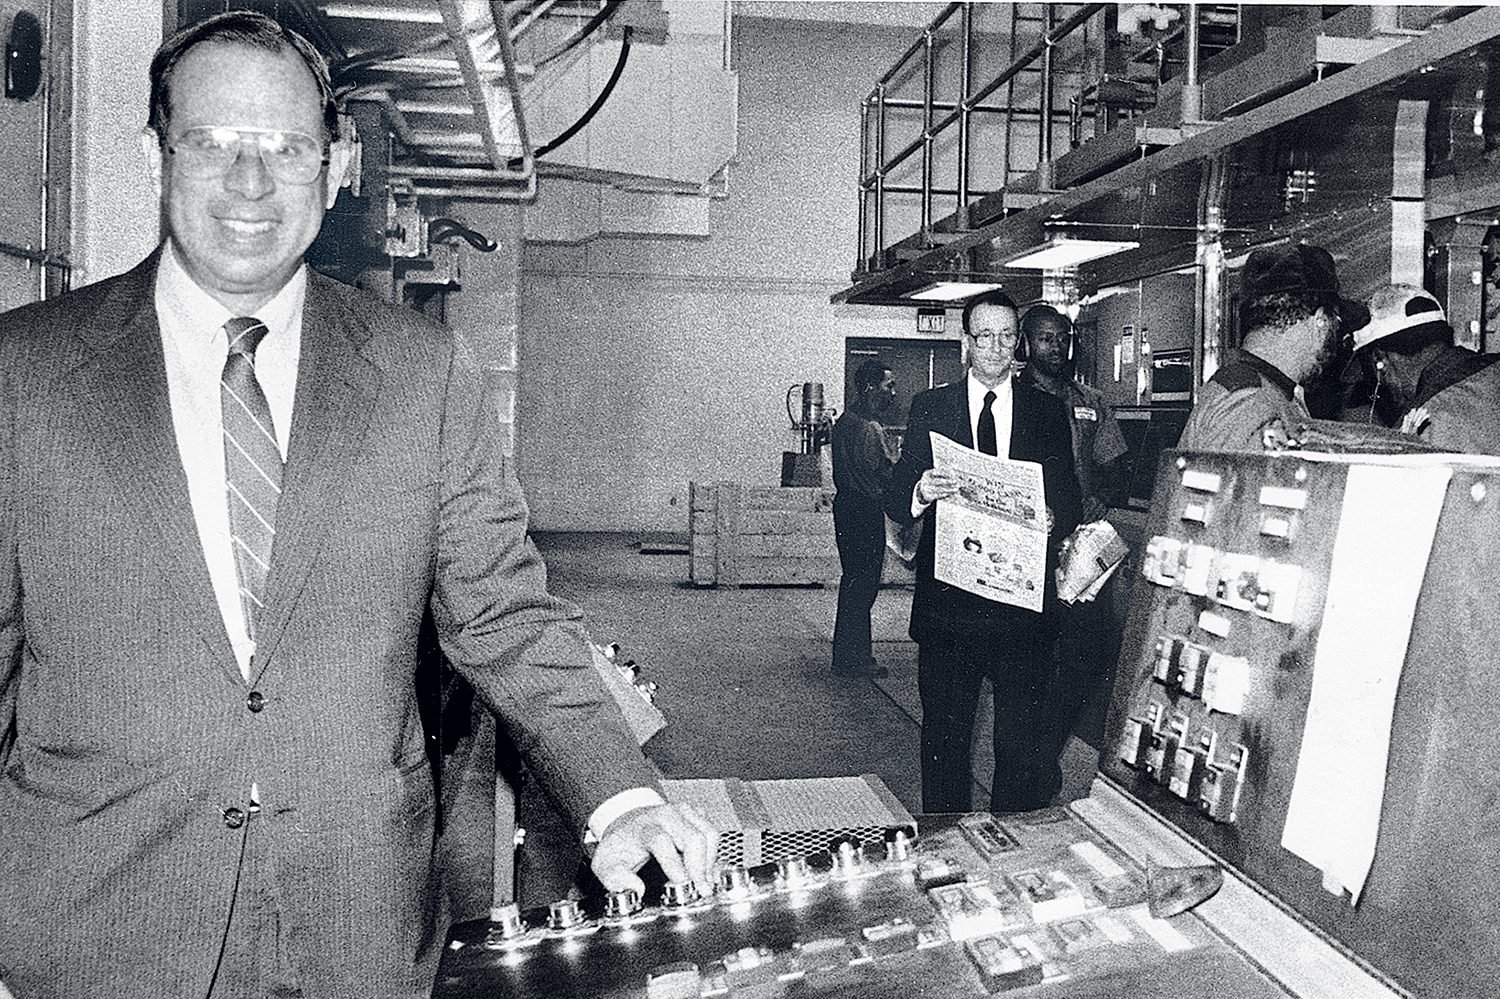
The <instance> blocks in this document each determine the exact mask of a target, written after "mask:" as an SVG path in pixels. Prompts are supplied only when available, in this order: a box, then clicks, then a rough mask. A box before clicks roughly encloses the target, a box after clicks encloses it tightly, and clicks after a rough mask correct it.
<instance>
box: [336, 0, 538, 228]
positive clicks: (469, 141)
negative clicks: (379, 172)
mask: <svg viewBox="0 0 1500 999" xmlns="http://www.w3.org/2000/svg"><path fill="white" fill-rule="evenodd" d="M551 6H552V5H551V4H549V3H545V2H544V3H543V4H540V5H538V6H537V7H535V8H533V9H532V10H531V11H529V12H528V14H527V16H526V17H525V18H524V20H523V22H522V23H521V24H518V25H516V26H515V27H512V25H511V22H510V17H509V14H508V12H507V9H506V5H505V4H504V3H503V2H500V0H428V2H410V3H385V2H381V3H369V2H365V3H329V4H323V5H322V12H323V14H324V15H325V16H326V17H327V18H328V19H329V20H330V21H331V22H334V23H335V25H336V24H337V22H339V21H341V20H343V21H359V20H379V21H383V22H387V23H388V24H389V25H390V30H391V31H392V32H393V34H392V40H393V44H392V46H391V48H390V49H389V50H381V51H375V52H356V53H353V54H352V59H351V62H353V63H355V64H357V65H358V69H359V72H360V73H361V74H362V76H363V79H362V80H361V82H360V84H359V85H358V86H357V87H356V88H355V89H354V90H353V91H352V92H351V93H350V94H349V96H350V98H351V99H352V100H372V101H374V102H375V103H377V104H379V105H380V107H381V109H382V111H383V112H384V115H385V118H386V120H387V121H388V122H389V123H390V126H391V131H392V132H393V133H394V134H395V135H396V136H397V138H398V139H399V140H400V142H401V144H402V146H403V147H405V149H406V150H407V152H408V154H409V156H408V157H407V158H404V159H403V160H402V161H401V162H396V163H392V164H390V165H389V169H390V175H391V176H392V177H393V178H398V179H401V180H403V181H405V182H407V183H409V184H410V185H411V186H412V188H413V189H414V191H415V192H416V193H425V194H449V195H456V194H459V193H462V194H463V195H464V196H467V197H471V198H478V199H494V200H525V199H529V198H531V197H532V196H533V195H534V194H535V193H536V162H535V156H534V151H533V149H532V145H531V139H530V137H529V135H528V134H527V129H526V116H525V113H524V110H523V106H522V104H523V102H522V91H521V78H522V76H524V75H528V72H529V68H528V67H522V66H520V65H518V62H517V59H516V53H515V48H514V43H515V42H516V40H518V39H519V38H520V37H521V35H523V34H525V33H526V31H527V30H528V29H530V28H531V27H532V26H534V25H535V24H536V23H537V22H538V21H539V20H540V18H541V16H542V15H543V14H545V13H546V11H547V10H548V9H550V7H551ZM335 30H337V29H335Z"/></svg>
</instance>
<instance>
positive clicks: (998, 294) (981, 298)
mask: <svg viewBox="0 0 1500 999" xmlns="http://www.w3.org/2000/svg"><path fill="white" fill-rule="evenodd" d="M981 305H1002V306H1004V307H1005V308H1007V309H1009V310H1010V311H1012V312H1019V311H1020V310H1019V309H1017V308H1016V303H1015V301H1014V300H1012V299H1011V297H1010V296H1009V295H1007V294H1006V293H1005V292H1004V291H1003V290H1001V289H999V288H992V289H990V290H989V291H984V292H980V293H979V294H978V295H975V296H974V297H973V298H971V299H969V300H968V301H967V302H965V303H964V311H963V325H964V332H965V333H967V332H969V317H970V316H972V315H973V314H974V310H975V309H977V308H979V307H980V306H981Z"/></svg>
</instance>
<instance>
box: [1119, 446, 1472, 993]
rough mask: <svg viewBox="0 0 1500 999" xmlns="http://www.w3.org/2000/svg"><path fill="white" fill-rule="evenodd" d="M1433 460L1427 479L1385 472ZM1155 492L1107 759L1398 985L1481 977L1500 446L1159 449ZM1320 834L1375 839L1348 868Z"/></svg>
mask: <svg viewBox="0 0 1500 999" xmlns="http://www.w3.org/2000/svg"><path fill="white" fill-rule="evenodd" d="M1434 472H1436V473H1438V475H1437V478H1436V480H1435V481H1436V482H1437V485H1436V487H1435V488H1433V489H1432V490H1431V491H1430V492H1429V494H1428V495H1427V496H1426V499H1425V500H1424V501H1422V502H1419V501H1418V500H1417V499H1416V498H1415V494H1414V491H1412V490H1403V489H1401V488H1389V489H1382V488H1379V487H1380V486H1382V485H1384V484H1386V483H1401V482H1403V481H1408V480H1406V479H1403V478H1402V477H1403V476H1410V477H1416V476H1418V475H1428V476H1429V479H1430V478H1431V475H1432V473H1434ZM1154 497H1155V500H1154V503H1153V508H1152V511H1151V516H1150V519H1149V521H1148V524H1147V527H1146V531H1145V537H1146V542H1145V545H1144V550H1143V551H1142V552H1141V553H1140V555H1141V557H1140V572H1139V575H1138V576H1137V577H1135V578H1134V580H1133V583H1132V593H1131V602H1130V614H1129V618H1128V621H1127V624H1126V629H1125V634H1124V637H1123V642H1122V646H1121V654H1120V660H1119V669H1118V671H1117V675H1116V684H1115V690H1114V695H1113V698H1112V700H1111V708H1110V719H1109V722H1108V725H1107V729H1106V739H1107V743H1106V747H1105V750H1104V752H1103V753H1102V755H1101V759H1100V770H1101V772H1102V773H1103V774H1104V775H1105V776H1106V777H1107V778H1108V779H1109V780H1110V781H1111V782H1113V783H1114V784H1116V785H1117V786H1118V787H1119V788H1120V789H1122V790H1123V791H1125V792H1126V793H1127V794H1128V795H1129V796H1130V797H1132V798H1134V799H1135V800H1136V801H1137V802H1139V803H1140V804H1142V805H1144V806H1145V807H1146V808H1147V809H1149V810H1150V811H1151V812H1153V813H1155V814H1156V815H1157V816H1159V817H1161V818H1163V819H1165V820H1166V821H1168V822H1169V823H1171V824H1172V825H1174V826H1176V827H1177V828H1178V829H1179V830H1181V831H1182V832H1183V833H1185V834H1186V835H1187V836H1188V837H1189V839H1191V840H1192V841H1194V842H1195V843H1197V844H1198V845H1200V846H1201V847H1202V848H1203V849H1205V850H1206V851H1207V852H1209V853H1210V854H1212V855H1213V856H1215V857H1217V858H1219V859H1220V860H1222V861H1223V862H1225V863H1226V864H1228V865H1229V866H1231V867H1233V868H1234V869H1236V870H1237V871H1238V872H1239V873H1240V874H1242V875H1243V876H1245V877H1246V878H1248V879H1249V880H1250V881H1252V882H1254V883H1255V884H1256V885H1257V886H1258V887H1259V888H1260V890H1261V891H1263V892H1264V893H1265V894H1266V895H1269V896H1272V897H1275V898H1277V899H1278V900H1280V901H1281V902H1282V903H1283V904H1285V905H1287V906H1289V907H1290V908H1291V909H1293V910H1295V911H1296V912H1297V913H1298V914H1299V916H1301V917H1302V918H1303V919H1304V920H1306V921H1308V922H1310V923H1311V924H1313V925H1314V926H1316V927H1317V928H1318V930H1319V931H1320V932H1322V933H1323V934H1325V935H1327V936H1329V937H1331V938H1333V939H1335V940H1337V941H1338V942H1339V943H1340V945H1342V946H1344V947H1346V948H1348V949H1349V950H1350V951H1351V952H1353V953H1354V954H1356V955H1357V956H1358V957H1360V958H1361V959H1363V960H1365V961H1367V962H1369V964H1370V965H1372V966H1373V967H1375V968H1377V969H1379V971H1380V972H1381V973H1382V974H1384V975H1386V976H1388V977H1389V978H1390V979H1392V980H1394V981H1396V982H1397V983H1399V984H1400V985H1401V987H1402V988H1403V989H1405V990H1407V991H1408V992H1409V993H1410V994H1413V995H1416V996H1421V997H1431V999H1437V997H1442V999H1454V997H1457V996H1465V997H1473V999H1478V997H1480V996H1485V997H1488V996H1491V995H1494V994H1495V986H1496V979H1495V975H1494V969H1495V968H1496V967H1500V928H1497V921H1496V919H1495V909H1494V905H1493V897H1492V896H1491V900H1490V901H1489V902H1483V901H1481V900H1480V899H1479V898H1478V897H1477V895H1474V896H1473V897H1471V894H1472V893H1470V892H1468V891H1467V890H1465V889H1462V888H1460V887H1458V886H1460V885H1464V884H1468V883H1475V882H1476V881H1477V882H1482V883H1486V884H1490V883H1493V881H1494V879H1496V878H1500V860H1497V856H1500V832H1497V831H1496V829H1495V823H1494V817H1495V812H1494V804H1493V803H1494V800H1495V798H1494V792H1493V789H1494V787H1495V783H1494V779H1493V774H1494V773H1496V772H1497V770H1496V768H1497V767H1500V748H1496V742H1495V740H1494V739H1493V738H1491V734H1492V732H1493V728H1494V726H1495V725H1496V724H1497V723H1500V715H1497V713H1496V709H1495V707H1494V706H1495V705H1496V704H1497V703H1500V621H1497V616H1496V615H1495V614H1494V613H1493V609H1494V606H1495V604H1496V601H1495V599H1494V594H1495V587H1496V579H1497V578H1500V575H1497V569H1500V475H1497V472H1496V469H1495V466H1494V465H1493V464H1492V463H1490V464H1485V463H1483V460H1475V461H1473V462H1468V461H1465V460H1463V459H1461V458H1457V457H1456V456H1451V460H1450V459H1448V458H1443V459H1440V458H1437V457H1432V456H1427V457H1413V456H1407V457H1405V458H1401V459H1384V458H1380V457H1377V456H1365V457H1361V456H1327V455H1323V456H1319V455H1303V454H1299V453H1296V452H1287V453H1285V454H1280V455H1270V454H1267V455H1259V454H1219V453H1195V452H1182V453H1172V452H1169V453H1167V454H1166V455H1164V457H1163V459H1162V462H1161V464H1160V466H1159V469H1158V474H1157V483H1156V487H1155V491H1154ZM1423 502H1425V503H1426V504H1427V505H1426V506H1425V507H1423V506H1422V503H1423ZM1419 508H1422V509H1423V510H1424V511H1425V512H1423V513H1417V512H1415V511H1417V510H1418V509H1419ZM1423 518H1426V519H1425V520H1424V519H1423ZM1419 525H1420V526H1419ZM1424 531H1425V532H1427V533H1426V534H1425V535H1424V534H1423V532H1424ZM1413 536H1423V537H1430V538H1431V543H1430V548H1429V547H1427V546H1425V542H1424V543H1423V544H1422V545H1414V544H1412V543H1411V542H1410V539H1411V538H1412V537H1413ZM1413 553H1414V554H1413ZM1396 567H1399V568H1396ZM1397 592H1400V593H1402V594H1404V596H1403V597H1402V599H1404V600H1405V601H1406V603H1405V605H1404V608H1405V609H1404V611H1403V612H1402V614H1404V616H1402V617H1401V623H1400V624H1399V625H1396V626H1392V627H1388V622H1389V619H1390V618H1392V617H1393V616H1400V615H1393V613H1392V612H1391V610H1390V608H1391V607H1395V606H1397V605H1399V603H1400V601H1399V600H1397V599H1396V598H1395V597H1393V596H1392V594H1393V593H1397ZM1413 608H1414V610H1413ZM1362 633H1378V634H1379V635H1380V636H1381V637H1380V640H1379V641H1374V640H1361V638H1360V635H1361V634H1362ZM1351 649H1354V650H1363V651H1356V652H1353V653H1351V651H1350V650H1351ZM1377 659H1380V660H1384V661H1387V662H1388V664H1389V667H1390V668H1389V669H1386V664H1385V663H1383V664H1382V668H1381V672H1380V673H1379V676H1380V679H1379V680H1374V679H1370V678H1371V677H1374V676H1375V675H1376V670H1375V661H1376V660H1377ZM1320 678H1321V679H1322V680H1323V683H1324V686H1322V688H1321V689H1322V690H1323V691H1328V690H1336V691H1337V694H1336V695H1335V696H1326V695H1325V696H1324V697H1323V698H1322V699H1321V700H1320V699H1319V698H1317V697H1315V693H1316V692H1317V691H1318V690H1319V689H1320V688H1319V686H1318V684H1316V683H1315V680H1318V679H1320ZM1329 678H1333V679H1332V683H1334V684H1336V686H1329V683H1330V679H1329ZM1382 692H1383V693H1382ZM1381 697H1383V698H1384V700H1385V708H1384V711H1385V715H1384V722H1383V723H1382V724H1384V725H1386V726H1387V727H1386V728H1384V729H1382V730H1379V731H1375V733H1374V734H1373V735H1371V734H1367V733H1368V731H1369V730H1366V729H1364V728H1362V727H1359V726H1360V725H1362V724H1363V721H1362V719H1363V718H1364V717H1365V716H1364V715H1361V714H1359V712H1360V711H1363V710H1365V705H1366V704H1367V703H1368V702H1369V701H1371V700H1379V699H1380V698H1381ZM1314 708H1316V711H1315V710H1314ZM1356 709H1357V710H1356ZM1310 719H1313V721H1315V722H1316V724H1313V723H1312V722H1310ZM1357 723H1358V724H1357ZM1356 733H1357V734H1356ZM1304 745H1307V746H1312V747H1316V749H1315V750H1312V751H1310V752H1309V754H1304V753H1303V748H1304ZM1330 763H1331V764H1332V765H1331V766H1330ZM1299 772H1300V773H1301V774H1302V776H1303V777H1304V778H1306V776H1307V774H1308V773H1309V772H1314V773H1319V774H1326V773H1329V772H1333V773H1349V774H1358V775H1360V776H1359V777H1358V778H1351V781H1350V782H1347V783H1351V784H1353V783H1357V784H1358V785H1359V786H1360V787H1361V788H1364V789H1368V790H1369V791H1370V792H1372V793H1371V794H1366V795H1364V796H1363V797H1360V798H1359V800H1361V801H1369V800H1373V801H1374V802H1375V804H1374V805H1373V806H1371V807H1370V808H1368V809H1366V810H1365V811H1364V812H1362V813H1361V815H1360V816H1358V817H1356V816H1355V815H1353V814H1351V813H1339V812H1337V811H1336V809H1332V808H1330V807H1329V806H1328V805H1327V804H1325V803H1326V802H1328V801H1330V800H1333V799H1334V798H1336V797H1338V795H1339V794H1342V793H1343V788H1342V786H1340V785H1339V784H1338V782H1337V781H1329V780H1328V779H1326V778H1325V779H1324V780H1322V781H1321V782H1312V781H1309V782H1308V783H1304V784H1303V785H1301V790H1300V792H1299V783H1298V781H1299ZM1481 774H1483V775H1485V776H1483V777H1481V776H1480V775H1481ZM1476 782H1478V783H1477V784H1476ZM1480 784H1482V785H1483V786H1485V787H1487V788H1488V789H1489V790H1487V791H1485V792H1483V793H1482V794H1480V795H1479V796H1477V797H1476V790H1475V789H1476V788H1477V786H1479V785H1480ZM1310 786H1311V787H1317V788H1318V789H1319V790H1318V792H1317V793H1316V794H1313V793H1310V792H1309V791H1308V790H1307V789H1308V787H1310ZM1486 796H1487V797H1486ZM1294 800H1295V801H1296V807H1293V805H1294ZM1340 800H1342V799H1340ZM1309 806H1311V807H1309ZM1310 815H1316V816H1317V817H1316V819H1309V818H1308V817H1309V816H1310ZM1356 819H1358V821H1356ZM1361 822H1362V823H1363V824H1362V825H1361V824H1359V823H1361ZM1313 823H1316V825H1314V824H1313ZM1309 829H1317V830H1318V833H1317V834H1316V835H1315V836H1311V837H1310V834H1309V832H1308V830H1309ZM1291 830H1296V831H1295V832H1292V831H1291ZM1310 838H1311V839H1312V840H1313V842H1314V843H1315V844H1316V846H1317V847H1318V849H1317V850H1314V851H1312V852H1313V853H1321V855H1322V856H1323V857H1324V859H1325V860H1329V859H1331V861H1332V862H1333V864H1335V865H1336V866H1337V865H1344V866H1342V867H1339V868H1338V869H1339V870H1348V869H1349V865H1348V863H1347V860H1346V858H1347V857H1348V856H1350V855H1352V853H1353V852H1354V846H1353V844H1355V843H1356V842H1364V843H1368V844H1369V847H1368V848H1369V849H1370V850H1371V853H1370V854H1366V856H1373V861H1368V860H1367V861H1365V863H1366V864H1367V866H1366V867H1365V868H1364V872H1357V874H1360V876H1363V877H1364V878H1365V879H1364V881H1363V883H1362V885H1361V886H1360V888H1358V889H1353V890H1351V889H1350V888H1349V887H1348V882H1347V881H1342V880H1341V879H1340V878H1339V877H1338V876H1336V872H1335V871H1333V870H1331V869H1330V867H1328V866H1321V865H1314V864H1313V863H1311V862H1309V861H1308V860H1306V859H1304V857H1306V856H1309V855H1310V853H1309V848H1308V847H1307V845H1306V844H1307V843H1308V841H1309V839H1310ZM1324 844H1327V845H1326V846H1324Z"/></svg>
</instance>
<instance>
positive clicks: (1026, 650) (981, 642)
mask: <svg viewBox="0 0 1500 999" xmlns="http://www.w3.org/2000/svg"><path fill="white" fill-rule="evenodd" d="M1018 325H1019V324H1018V321H1017V315H1016V307H1015V304H1014V303H1013V302H1012V301H1011V300H1010V298H1009V297H1007V296H1006V295H1005V294H1004V293H1002V292H998V291H995V292H987V293H985V294H983V295H979V296H977V297H975V298H973V299H971V300H970V301H969V302H968V304H967V305H966V306H965V307H964V312H963V328H964V338H965V343H966V346H967V347H968V374H967V376H966V377H965V378H964V380H963V381H962V382H959V383H957V384H950V385H942V386H939V387H938V388H935V389H931V390H929V391H927V392H923V393H922V394H920V395H918V396H917V397H916V398H915V399H913V400H912V405H911V415H910V417H909V418H908V420H907V431H906V437H905V441H904V443H903V446H902V454H901V459H900V461H899V462H898V463H897V465H896V470H895V473H894V475H893V476H892V480H891V486H890V488H889V489H888V490H887V491H886V513H887V514H889V515H890V516H891V517H892V518H893V519H894V520H896V521H898V522H901V523H908V524H909V523H912V522H914V521H916V520H921V521H922V525H923V531H922V539H921V541H920V543H919V544H918V546H917V556H916V592H915V594H914V595H913V599H912V613H911V637H912V639H913V640H914V641H916V642H917V646H918V651H917V683H918V688H919V690H920V694H921V698H922V739H921V744H922V810H923V811H924V812H928V813H934V812H963V811H968V810H970V808H971V807H972V805H971V790H972V785H973V780H974V779H973V775H972V768H971V761H970V753H969V743H970V740H971V737H972V734H973V728H974V711H975V708H976V706H977V704H978V701H979V689H980V683H981V681H982V680H984V679H985V678H988V679H989V680H990V683H991V686H992V688H993V693H994V701H995V727H994V744H995V781H994V786H993V788H992V789H991V793H990V808H991V810H992V811H997V812H999V811H1021V810H1027V809H1032V808H1040V807H1042V806H1044V805H1046V804H1047V803H1048V800H1049V799H1050V797H1051V790H1050V788H1049V787H1048V779H1047V773H1046V762H1047V761H1046V760H1045V758H1044V757H1045V755H1046V753H1045V750H1044V749H1043V745H1042V742H1043V740H1042V739H1041V738H1040V733H1039V732H1038V726H1039V724H1040V718H1039V715H1040V711H1041V702H1042V696H1043V694H1044V691H1045V686H1046V680H1047V676H1048V672H1049V670H1050V668H1051V661H1050V658H1049V656H1048V655H1047V648H1048V643H1049V640H1050V638H1051V632H1052V627H1051V616H1050V614H1048V611H1049V610H1051V609H1053V608H1054V607H1055V605H1056V602H1057V597H1056V593H1055V591H1054V589H1053V579H1052V575H1053V569H1054V568H1055V566H1056V549H1057V544H1058V543H1059V542H1061V540H1062V539H1063V538H1065V537H1067V536H1068V534H1069V533H1070V532H1071V531H1072V530H1073V528H1074V527H1075V526H1077V524H1078V521H1079V517H1080V511H1081V502H1080V500H1079V493H1078V479H1077V476H1076V475H1075V474H1074V471H1073V445H1072V437H1071V431H1070V429H1069V427H1068V417H1067V413H1066V411H1065V410H1064V408H1063V405H1062V403H1061V402H1059V401H1058V400H1057V399H1055V398H1053V397H1052V396H1049V395H1046V394H1044V393H1042V392H1040V391H1038V390H1036V389H1035V388H1032V387H1031V386H1029V385H1025V384H1021V383H1018V382H1015V381H1013V380H1012V378H1011V367H1012V364H1013V362H1014V350H1015V346H1016V340H1017V336H1018ZM930 433H937V434H940V435H942V436H944V437H947V438H949V439H950V440H953V441H955V442H957V443H959V444H962V445H963V446H965V447H972V448H975V449H976V450H978V451H980V452H982V453H986V454H993V455H997V456H999V457H1002V458H1010V459H1012V460H1017V461H1034V462H1037V463H1039V464H1040V465H1041V466H1042V477H1043V483H1044V489H1045V493H1046V503H1047V512H1048V520H1049V521H1050V524H1051V527H1050V532H1049V537H1048V557H1047V566H1046V573H1045V577H1046V578H1045V590H1044V594H1043V604H1042V607H1043V610H1042V612H1041V613H1037V612H1033V611H1030V610H1027V609H1024V608H1021V607H1013V606H1010V605H1007V604H1003V603H999V602H997V601H993V600H989V599H986V598H985V597H982V596H979V595H978V594H975V593H970V592H968V591H967V590H964V589H961V588H959V587H956V586H951V585H949V584H947V583H944V582H941V581H939V580H938V579H937V578H936V577H935V576H934V563H935V544H934V535H935V532H936V505H937V503H938V501H939V500H942V499H944V498H946V497H950V496H952V495H953V494H954V493H955V492H956V491H957V489H958V482H957V480H956V479H954V478H953V477H952V476H951V475H949V474H947V473H945V472H942V471H939V470H937V469H935V468H934V467H933V461H932V442H931V439H930V438H929V436H928V435H929V434H930Z"/></svg>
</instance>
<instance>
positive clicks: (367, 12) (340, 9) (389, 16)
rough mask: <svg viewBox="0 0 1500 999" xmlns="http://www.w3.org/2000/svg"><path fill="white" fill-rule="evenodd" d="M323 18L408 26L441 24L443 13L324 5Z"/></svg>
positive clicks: (422, 9) (351, 4) (365, 6)
mask: <svg viewBox="0 0 1500 999" xmlns="http://www.w3.org/2000/svg"><path fill="white" fill-rule="evenodd" d="M323 16H325V17H344V18H363V19H365V20H368V21H404V22H407V23H409V24H442V23H443V12H442V11H441V10H437V9H431V10H429V9H427V8H419V7H374V6H371V5H369V4H368V3H325V4H323Z"/></svg>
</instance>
